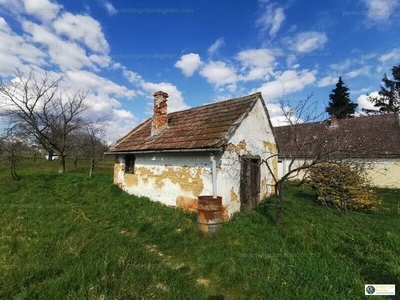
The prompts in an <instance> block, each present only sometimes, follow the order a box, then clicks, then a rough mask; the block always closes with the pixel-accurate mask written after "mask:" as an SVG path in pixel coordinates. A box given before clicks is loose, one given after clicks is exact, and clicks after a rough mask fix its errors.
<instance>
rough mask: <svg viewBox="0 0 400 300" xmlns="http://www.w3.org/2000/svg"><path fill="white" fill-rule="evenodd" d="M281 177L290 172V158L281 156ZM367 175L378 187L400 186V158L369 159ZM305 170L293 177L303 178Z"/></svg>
mask: <svg viewBox="0 0 400 300" xmlns="http://www.w3.org/2000/svg"><path fill="white" fill-rule="evenodd" d="M279 161H280V163H279V174H278V175H279V178H281V177H282V176H283V175H284V174H286V173H287V172H288V166H289V163H290V161H291V160H290V159H286V160H285V158H283V157H282V158H281V157H280V158H279ZM304 161H305V160H304V159H297V160H296V161H295V162H294V163H293V168H295V167H296V166H300V165H302V164H303V163H304ZM366 163H367V164H368V169H369V170H368V171H367V175H368V178H369V180H370V182H371V184H372V185H374V186H376V187H386V188H400V158H387V159H384V158H379V159H373V160H368V161H367V162H366ZM304 175H305V173H304V171H301V172H299V174H298V175H297V176H296V177H294V178H293V179H299V180H300V179H302V178H303V177H304Z"/></svg>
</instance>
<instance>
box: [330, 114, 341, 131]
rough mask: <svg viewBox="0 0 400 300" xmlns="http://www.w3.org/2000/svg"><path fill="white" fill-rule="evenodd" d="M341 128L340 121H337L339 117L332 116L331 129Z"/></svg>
mask: <svg viewBox="0 0 400 300" xmlns="http://www.w3.org/2000/svg"><path fill="white" fill-rule="evenodd" d="M338 126H339V122H338V119H337V117H336V116H335V115H332V116H331V124H330V126H329V127H330V128H336V127H338Z"/></svg>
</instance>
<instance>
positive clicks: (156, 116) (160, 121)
mask: <svg viewBox="0 0 400 300" xmlns="http://www.w3.org/2000/svg"><path fill="white" fill-rule="evenodd" d="M153 97H154V111H153V120H152V121H151V136H156V135H159V134H160V133H162V132H163V131H164V130H165V129H166V128H168V116H167V98H168V94H167V93H164V92H162V91H158V92H155V93H154V94H153Z"/></svg>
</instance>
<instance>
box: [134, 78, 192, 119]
mask: <svg viewBox="0 0 400 300" xmlns="http://www.w3.org/2000/svg"><path fill="white" fill-rule="evenodd" d="M140 85H141V87H142V88H143V89H144V90H145V91H147V92H148V94H149V95H153V93H155V92H157V91H163V92H165V93H167V94H168V96H169V97H168V112H174V111H179V110H183V109H188V108H190V107H189V106H188V105H186V103H185V102H184V100H183V96H182V92H181V91H179V90H178V88H177V87H176V86H175V85H173V84H171V83H169V82H160V83H153V82H146V81H143V82H142V83H141V84H140ZM151 99H153V98H151ZM152 105H153V100H151V107H152ZM149 113H152V111H151V112H150V111H149Z"/></svg>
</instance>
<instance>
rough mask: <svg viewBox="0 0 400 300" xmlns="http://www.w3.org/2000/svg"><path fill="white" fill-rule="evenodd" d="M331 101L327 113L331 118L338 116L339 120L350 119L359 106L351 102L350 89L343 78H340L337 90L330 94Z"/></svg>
mask: <svg viewBox="0 0 400 300" xmlns="http://www.w3.org/2000/svg"><path fill="white" fill-rule="evenodd" d="M329 99H330V101H329V105H328V107H327V108H326V112H327V113H329V115H330V116H331V117H332V116H336V117H337V118H339V119H341V118H348V117H350V116H351V115H352V114H354V112H355V109H356V107H357V106H358V105H357V104H356V103H353V102H351V100H350V93H349V88H348V87H347V86H346V85H345V84H344V83H343V80H342V77H339V81H338V83H336V88H334V89H333V90H332V93H330V94H329Z"/></svg>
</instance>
